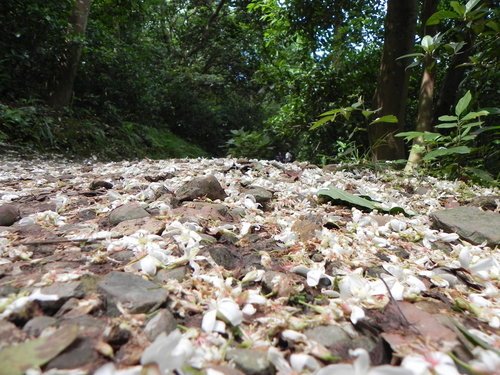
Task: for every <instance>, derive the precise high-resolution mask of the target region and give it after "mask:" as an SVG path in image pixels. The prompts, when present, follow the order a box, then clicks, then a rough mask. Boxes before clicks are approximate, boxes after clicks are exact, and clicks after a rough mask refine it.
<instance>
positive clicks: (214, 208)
mask: <svg viewBox="0 0 500 375" xmlns="http://www.w3.org/2000/svg"><path fill="white" fill-rule="evenodd" d="M172 214H173V215H174V216H175V217H177V218H179V220H180V221H181V222H182V221H191V222H199V221H200V219H203V220H219V221H224V222H230V221H233V217H232V216H231V215H229V210H228V208H227V207H226V206H225V205H223V204H220V203H209V202H187V203H184V204H183V205H182V206H181V207H177V208H174V209H173V210H172Z"/></svg>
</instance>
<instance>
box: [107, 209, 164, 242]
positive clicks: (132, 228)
mask: <svg viewBox="0 0 500 375" xmlns="http://www.w3.org/2000/svg"><path fill="white" fill-rule="evenodd" d="M145 212H146V211H145ZM140 229H142V230H146V231H148V232H149V233H151V234H158V235H159V234H161V232H163V230H164V229H165V221H164V220H159V219H157V218H154V217H141V218H138V219H131V220H125V221H122V222H120V223H119V224H118V225H116V226H115V227H113V231H114V232H118V233H120V234H122V235H124V236H130V235H131V234H134V233H135V232H137V231H138V230H140Z"/></svg>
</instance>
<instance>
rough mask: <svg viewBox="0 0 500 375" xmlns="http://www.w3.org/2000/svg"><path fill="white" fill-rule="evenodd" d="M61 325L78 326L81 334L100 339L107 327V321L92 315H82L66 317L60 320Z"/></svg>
mask: <svg viewBox="0 0 500 375" xmlns="http://www.w3.org/2000/svg"><path fill="white" fill-rule="evenodd" d="M60 326H61V327H73V326H77V327H78V330H79V336H85V337H90V338H93V339H99V338H101V337H102V335H103V333H104V330H105V329H106V321H105V320H103V319H98V318H96V317H94V316H92V315H80V316H76V317H72V318H64V319H62V320H61V321H60Z"/></svg>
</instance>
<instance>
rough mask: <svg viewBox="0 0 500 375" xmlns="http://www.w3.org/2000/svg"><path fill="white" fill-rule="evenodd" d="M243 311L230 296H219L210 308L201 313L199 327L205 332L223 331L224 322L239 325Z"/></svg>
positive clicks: (224, 328)
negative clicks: (201, 318)
mask: <svg viewBox="0 0 500 375" xmlns="http://www.w3.org/2000/svg"><path fill="white" fill-rule="evenodd" d="M242 321H243V312H242V311H241V310H240V307H239V306H238V304H237V303H236V302H235V301H234V300H233V299H232V298H221V299H220V300H218V301H216V302H215V303H212V304H211V309H210V310H209V311H208V312H207V313H205V315H203V320H202V322H201V328H202V329H203V330H204V331H205V332H214V331H215V332H221V333H223V332H225V330H226V323H230V324H231V325H232V326H237V325H240V324H241V322H242Z"/></svg>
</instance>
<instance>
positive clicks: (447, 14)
mask: <svg viewBox="0 0 500 375" xmlns="http://www.w3.org/2000/svg"><path fill="white" fill-rule="evenodd" d="M452 18H458V16H457V14H456V13H455V12H452V11H451V10H440V11H438V12H436V13H434V14H433V15H432V16H430V17H429V18H428V20H427V22H426V25H427V26H433V25H437V24H439V23H440V22H441V20H446V19H452Z"/></svg>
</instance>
